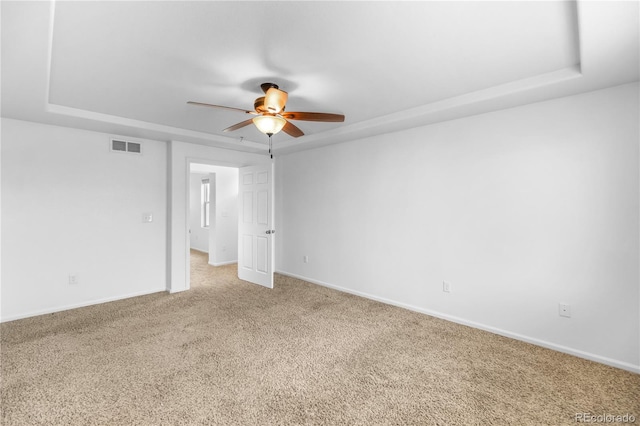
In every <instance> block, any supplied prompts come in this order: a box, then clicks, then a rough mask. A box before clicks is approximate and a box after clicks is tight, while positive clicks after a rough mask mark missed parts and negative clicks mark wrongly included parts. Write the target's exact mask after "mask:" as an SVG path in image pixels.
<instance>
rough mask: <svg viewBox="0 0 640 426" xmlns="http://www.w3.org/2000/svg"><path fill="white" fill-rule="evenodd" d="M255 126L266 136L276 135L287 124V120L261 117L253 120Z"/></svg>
mask: <svg viewBox="0 0 640 426" xmlns="http://www.w3.org/2000/svg"><path fill="white" fill-rule="evenodd" d="M253 124H255V125H256V127H257V128H258V130H260V131H261V132H262V133H264V134H265V135H275V134H276V133H278V132H279V131H280V130H282V128H283V127H284V125H285V124H287V120H285V119H284V118H282V117H280V116H278V115H259V116H257V117H254V118H253Z"/></svg>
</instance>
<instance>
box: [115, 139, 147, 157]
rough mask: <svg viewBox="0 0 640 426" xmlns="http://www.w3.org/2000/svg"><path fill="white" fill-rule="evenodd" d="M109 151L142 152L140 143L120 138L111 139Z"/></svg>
mask: <svg viewBox="0 0 640 426" xmlns="http://www.w3.org/2000/svg"><path fill="white" fill-rule="evenodd" d="M111 151H114V152H130V153H132V154H142V144H140V143H138V142H129V141H123V140H120V139H111Z"/></svg>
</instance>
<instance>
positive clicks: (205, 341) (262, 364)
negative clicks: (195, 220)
mask: <svg viewBox="0 0 640 426" xmlns="http://www.w3.org/2000/svg"><path fill="white" fill-rule="evenodd" d="M192 260H193V265H192V289H191V290H190V291H187V292H183V293H177V294H167V293H156V294H152V295H147V296H141V297H136V298H132V299H127V300H122V301H117V302H111V303H106V304H102V305H95V306H90V307H86V308H80V309H74V310H70V311H65V312H59V313H55V314H49V315H43V316H38V317H33V318H27V319H23V320H18V321H12V322H8V323H3V324H1V325H0V332H1V344H2V346H1V349H0V350H1V361H2V365H1V373H2V376H1V380H2V381H1V386H0V388H1V394H0V396H1V398H2V400H1V404H0V408H1V409H2V413H1V420H2V425H4V426H9V425H20V426H22V425H562V424H575V423H576V413H592V414H593V415H604V414H609V415H625V414H630V415H633V416H634V417H635V419H636V420H635V421H636V424H639V423H640V375H637V374H633V373H630V372H626V371H623V370H619V369H616V368H612V367H608V366H604V365H601V364H597V363H594V362H590V361H587V360H583V359H580V358H576V357H573V356H570V355H566V354H562V353H558V352H555V351H551V350H548V349H544V348H541V347H537V346H534V345H530V344H527V343H523V342H520V341H516V340H512V339H508V338H505V337H501V336H497V335H494V334H491V333H488V332H484V331H481V330H477V329H473V328H470V327H465V326H462V325H459V324H454V323H451V322H447V321H444V320H440V319H437V318H433V317H430V316H427V315H423V314H419V313H415V312H411V311H407V310H404V309H400V308H397V307H393V306H389V305H385V304H382V303H378V302H374V301H371V300H367V299H363V298H360V297H356V296H353V295H349V294H345V293H341V292H338V291H334V290H331V289H327V288H324V287H320V286H316V285H313V284H309V283H306V282H304V281H300V280H296V279H292V278H290V277H285V276H281V275H276V284H275V288H274V289H273V290H269V289H264V288H261V287H259V286H255V285H252V284H249V283H246V282H243V281H240V280H238V279H237V277H236V271H235V268H236V266H235V265H229V266H223V267H217V268H214V267H212V266H209V265H207V263H206V258H205V256H204V255H202V254H201V253H198V252H193V253H192Z"/></svg>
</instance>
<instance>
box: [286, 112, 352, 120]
mask: <svg viewBox="0 0 640 426" xmlns="http://www.w3.org/2000/svg"><path fill="white" fill-rule="evenodd" d="M281 115H282V116H283V117H284V118H286V119H287V120H302V121H329V122H342V121H344V115H342V114H329V113H326V112H283V113H282V114H281Z"/></svg>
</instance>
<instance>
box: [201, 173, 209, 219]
mask: <svg viewBox="0 0 640 426" xmlns="http://www.w3.org/2000/svg"><path fill="white" fill-rule="evenodd" d="M210 189H211V187H210V184H209V179H202V184H201V185H200V200H201V201H202V202H201V206H202V209H201V210H200V213H201V218H200V224H201V225H202V227H203V228H208V227H209V208H210V206H211V199H210V198H209V197H210V194H211V191H210Z"/></svg>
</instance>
